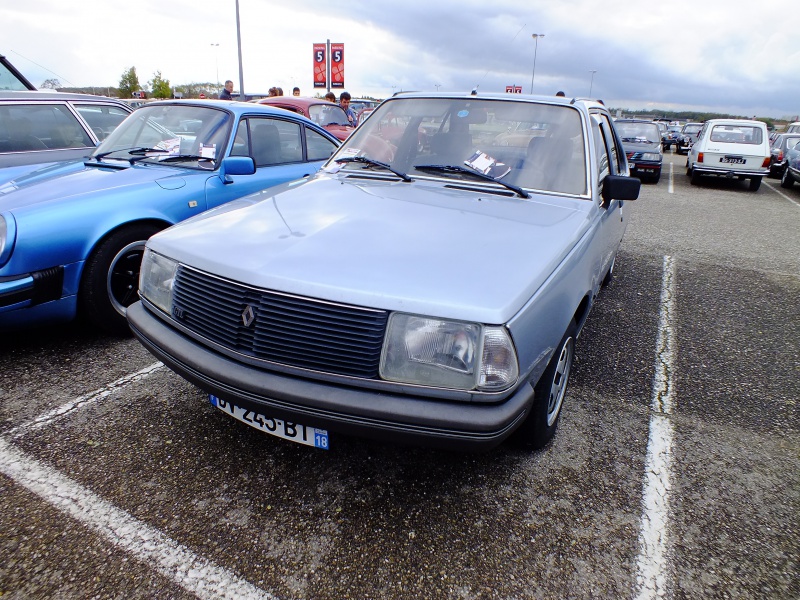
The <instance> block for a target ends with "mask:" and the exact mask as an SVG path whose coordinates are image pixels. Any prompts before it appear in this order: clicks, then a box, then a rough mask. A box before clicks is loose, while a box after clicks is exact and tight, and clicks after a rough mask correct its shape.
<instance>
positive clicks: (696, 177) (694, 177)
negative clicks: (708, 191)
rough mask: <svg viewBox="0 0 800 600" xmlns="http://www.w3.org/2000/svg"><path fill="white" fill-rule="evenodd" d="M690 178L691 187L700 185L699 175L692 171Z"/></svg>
mask: <svg viewBox="0 0 800 600" xmlns="http://www.w3.org/2000/svg"><path fill="white" fill-rule="evenodd" d="M691 177H692V185H699V184H700V173H698V172H697V171H695V170H694V169H692V173H691Z"/></svg>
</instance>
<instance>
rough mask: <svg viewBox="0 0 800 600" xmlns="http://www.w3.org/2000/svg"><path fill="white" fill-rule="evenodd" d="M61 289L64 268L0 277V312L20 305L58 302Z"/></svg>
mask: <svg viewBox="0 0 800 600" xmlns="http://www.w3.org/2000/svg"><path fill="white" fill-rule="evenodd" d="M63 289H64V267H52V268H50V269H44V270H42V271H36V272H34V273H27V274H24V275H15V276H13V277H0V310H2V309H3V308H6V307H10V306H15V305H20V304H24V305H25V306H36V305H37V304H42V303H44V302H50V301H51V300H58V299H59V298H60V297H61V293H62V290H63Z"/></svg>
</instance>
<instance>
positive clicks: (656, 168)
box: [628, 159, 661, 177]
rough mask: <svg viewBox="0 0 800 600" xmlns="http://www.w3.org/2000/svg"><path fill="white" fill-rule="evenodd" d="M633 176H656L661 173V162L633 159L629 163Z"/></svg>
mask: <svg viewBox="0 0 800 600" xmlns="http://www.w3.org/2000/svg"><path fill="white" fill-rule="evenodd" d="M629 160H631V159H629ZM628 168H629V169H630V174H631V175H633V176H647V177H655V176H657V175H659V174H660V173H661V163H660V162H652V161H638V160H637V161H633V162H629V163H628Z"/></svg>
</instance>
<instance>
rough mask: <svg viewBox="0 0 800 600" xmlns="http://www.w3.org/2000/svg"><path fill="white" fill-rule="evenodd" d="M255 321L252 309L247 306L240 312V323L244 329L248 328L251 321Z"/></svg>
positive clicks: (254, 312) (254, 313)
mask: <svg viewBox="0 0 800 600" xmlns="http://www.w3.org/2000/svg"><path fill="white" fill-rule="evenodd" d="M255 320H256V311H254V310H253V307H252V306H250V305H249V304H248V306H247V308H245V309H244V311H242V323H243V324H244V326H245V327H250V325H252V324H253V321H255Z"/></svg>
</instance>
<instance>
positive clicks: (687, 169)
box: [686, 156, 692, 177]
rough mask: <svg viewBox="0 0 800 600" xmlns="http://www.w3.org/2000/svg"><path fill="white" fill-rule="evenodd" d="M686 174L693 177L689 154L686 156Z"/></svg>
mask: <svg viewBox="0 0 800 600" xmlns="http://www.w3.org/2000/svg"><path fill="white" fill-rule="evenodd" d="M686 176H687V177H691V176H692V165H690V164H689V157H688V156H687V157H686Z"/></svg>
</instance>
